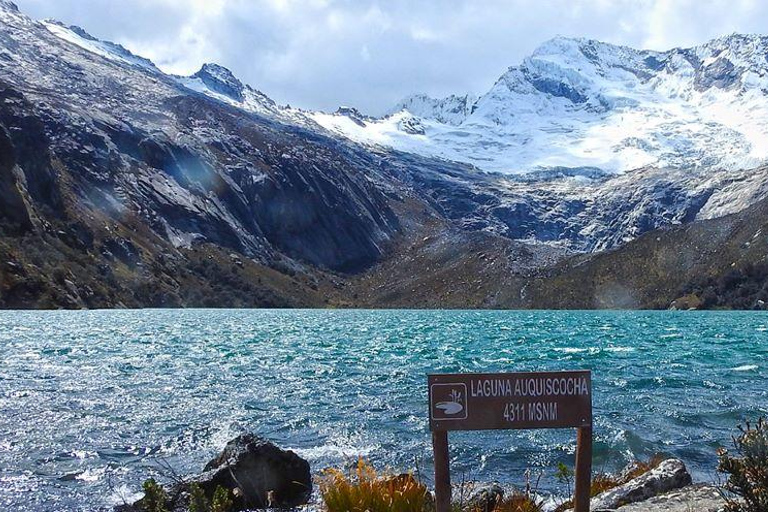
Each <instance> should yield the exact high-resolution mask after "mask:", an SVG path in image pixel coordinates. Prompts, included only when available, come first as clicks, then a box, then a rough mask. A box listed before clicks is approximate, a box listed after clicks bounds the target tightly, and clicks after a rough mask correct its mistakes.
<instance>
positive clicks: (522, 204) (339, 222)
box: [0, 0, 768, 307]
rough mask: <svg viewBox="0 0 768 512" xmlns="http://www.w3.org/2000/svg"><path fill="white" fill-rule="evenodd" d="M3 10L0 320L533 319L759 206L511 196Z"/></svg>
mask: <svg viewBox="0 0 768 512" xmlns="http://www.w3.org/2000/svg"><path fill="white" fill-rule="evenodd" d="M0 1H2V0H0ZM2 5H3V6H4V7H3V8H2V9H0V18H3V21H4V23H3V24H2V25H0V149H2V151H1V152H0V157H1V158H0V198H2V199H3V204H2V205H0V231H1V232H2V237H0V254H1V255H2V257H0V306H2V307H143V306H155V307H170V306H173V307H176V306H217V305H219V306H224V305H227V306H234V307H243V306H249V307H253V306H276V307H302V306H304V307H322V306H329V305H330V306H363V305H364V306H375V305H376V304H381V305H387V304H403V303H404V302H402V300H403V299H402V297H403V296H410V297H411V299H409V301H408V303H409V304H412V305H418V304H413V303H412V300H415V299H419V300H421V301H422V302H421V303H422V304H423V305H427V304H431V305H439V304H440V301H441V300H445V301H446V302H445V304H446V305H449V306H451V307H460V306H461V305H462V304H464V305H465V306H471V307H528V306H531V305H536V306H541V305H542V304H543V303H532V302H525V301H522V302H521V299H520V296H521V293H522V290H524V289H527V288H526V286H527V285H528V286H529V285H532V283H533V282H534V281H532V280H536V279H539V278H540V277H541V276H546V275H549V274H551V273H554V272H557V271H558V270H557V268H558V267H557V265H559V264H563V265H568V264H569V263H568V262H573V261H581V259H580V258H591V257H592V256H593V254H586V255H585V254H580V253H585V252H586V253H601V252H603V251H607V250H618V251H620V250H621V249H622V248H623V247H624V246H627V245H628V244H631V243H632V241H633V240H635V239H637V238H638V237H643V235H644V234H645V233H648V232H652V231H654V230H657V229H662V230H664V229H677V228H675V226H680V225H683V226H686V225H693V224H696V223H697V221H699V220H702V219H705V218H711V217H722V216H725V215H728V214H734V213H736V214H738V213H737V212H739V211H746V210H745V209H748V208H749V207H750V206H751V205H752V204H755V203H757V202H759V201H761V200H762V199H763V198H764V197H766V195H768V167H765V166H763V167H755V168H743V169H741V168H740V169H728V168H719V167H717V166H709V165H707V166H702V167H700V168H696V169H687V168H674V167H657V166H641V167H638V168H635V169H633V170H628V171H624V172H620V173H615V172H611V171H610V170H606V169H602V168H600V167H594V166H577V165H567V166H553V167H547V168H544V169H534V170H533V171H531V172H526V173H524V174H518V175H515V174H512V175H508V174H501V173H497V172H486V171H485V170H484V169H482V167H478V166H472V165H468V164H467V163H462V162H460V161H453V160H450V159H446V158H435V157H434V156H431V155H424V154H419V152H418V151H404V150H403V149H402V148H390V147H386V146H385V145H380V144H369V143H366V142H365V141H362V142H361V141H354V140H350V139H349V138H347V137H345V136H340V135H339V134H338V133H336V132H335V131H334V130H332V129H328V128H324V127H323V126H322V125H323V122H322V121H323V119H322V118H320V119H318V116H320V115H321V114H318V113H313V112H307V111H302V110H298V109H292V108H289V107H282V106H278V105H276V104H275V103H274V102H273V101H272V100H270V99H269V98H268V97H266V96H265V95H263V94H262V93H260V92H259V91H257V90H256V89H253V88H252V87H250V86H248V85H246V84H243V83H242V81H240V80H239V79H238V78H237V77H236V76H235V75H234V74H233V73H231V71H229V70H227V69H226V68H223V67H221V66H218V65H214V64H206V65H203V66H202V67H201V70H200V71H199V72H197V73H195V74H193V75H191V76H189V77H178V76H172V75H167V74H164V73H163V72H162V71H160V70H158V69H157V68H156V67H155V66H154V65H149V64H147V62H145V61H143V60H139V59H141V57H137V56H135V55H133V54H129V53H126V51H124V50H125V49H124V48H122V47H118V46H117V45H113V44H111V43H107V42H104V41H99V40H97V39H95V38H92V37H90V36H89V35H88V34H87V33H85V32H82V31H80V30H77V29H72V28H71V27H67V26H66V25H63V24H59V23H53V22H50V21H47V22H35V21H33V20H31V19H29V18H28V17H26V16H25V15H23V14H21V13H19V12H18V11H16V10H12V8H11V7H10V6H9V3H8V2H4V3H3V4H2ZM545 64H546V63H545ZM548 65H549V64H546V66H548ZM546 66H545V67H546ZM574 83H575V82H574ZM529 85H530V84H529ZM539 85H541V84H539ZM531 87H533V85H531ZM542 87H544V86H542ZM544 88H546V87H544ZM534 89H535V88H534ZM536 90H537V91H538V89H536ZM555 92H558V91H555ZM560 92H562V93H566V94H567V91H559V93H560ZM536 94H543V93H541V91H538V93H536ZM553 97H554V98H555V100H554V101H556V102H563V101H570V100H568V99H567V98H564V97H563V96H556V95H555V96H553ZM469 101H470V99H469V98H468V97H463V99H462V98H460V97H457V98H454V99H453V100H452V101H451V102H448V103H446V104H445V105H443V106H444V107H445V108H449V109H453V110H455V108H456V106H457V105H458V106H459V110H460V111H461V109H466V108H467V104H468V103H469ZM462 105H463V106H462ZM454 113H456V112H454ZM459 113H460V112H459ZM481 114H482V112H481ZM397 115H399V114H396V115H395V116H393V117H392V118H396V117H397ZM470 115H474V114H470ZM322 116H333V117H334V118H336V119H342V118H343V119H350V122H351V123H353V124H354V126H356V127H357V128H359V129H363V130H364V129H366V128H367V127H370V126H371V125H375V124H376V122H377V120H375V119H372V118H369V117H367V116H364V115H362V114H360V113H359V112H357V111H356V110H354V109H353V108H346V109H340V111H339V112H338V113H337V114H336V115H331V114H322ZM352 117H354V118H355V119H354V121H352V120H351V118H352ZM392 118H390V119H392ZM446 119H448V118H446ZM398 122H399V123H400V125H399V126H398V129H402V130H404V133H407V134H408V135H409V136H412V137H426V136H427V134H428V133H429V130H430V129H431V127H430V126H431V125H430V124H429V122H428V121H425V120H423V119H417V118H415V117H413V116H410V118H406V116H401V117H400V118H399V119H398ZM484 126H485V127H486V128H487V125H484ZM406 149H412V148H406ZM574 258H575V259H574ZM402 269H408V270H409V275H404V274H402ZM419 274H423V275H419ZM552 275H554V274H552ZM610 279H613V280H615V281H616V282H620V281H621V279H622V277H621V276H610ZM476 281H477V283H476ZM537 282H538V281H537ZM419 283H421V285H423V286H426V288H424V289H416V288H414V286H421V285H420V284H419ZM504 287H506V288H508V289H503V288H504ZM379 289H381V290H386V293H387V296H386V297H384V296H383V295H379V294H377V293H374V294H371V291H372V290H379ZM470 290H471V293H470ZM470 295H471V296H472V298H471V300H470V298H466V300H465V302H463V303H462V300H464V299H462V297H465V296H466V297H470ZM546 296H547V295H546V294H543V295H542V297H546ZM387 297H388V298H387ZM377 300H379V301H381V302H378V303H377V302H376V301H377ZM638 304H639V305H640V306H643V305H644V304H645V303H638ZM654 304H655V305H657V304H656V303H654Z"/></svg>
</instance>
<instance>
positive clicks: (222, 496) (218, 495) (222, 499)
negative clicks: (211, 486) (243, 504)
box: [211, 486, 232, 512]
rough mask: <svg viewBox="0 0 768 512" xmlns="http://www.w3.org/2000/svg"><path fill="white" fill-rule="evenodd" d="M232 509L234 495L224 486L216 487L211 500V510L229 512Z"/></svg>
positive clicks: (213, 511) (212, 511)
mask: <svg viewBox="0 0 768 512" xmlns="http://www.w3.org/2000/svg"><path fill="white" fill-rule="evenodd" d="M230 510H232V496H230V494H229V490H228V489H225V488H224V487H221V486H218V487H216V491H214V493H213V500H211V512H229V511H230Z"/></svg>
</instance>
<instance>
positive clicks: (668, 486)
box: [590, 459, 691, 511]
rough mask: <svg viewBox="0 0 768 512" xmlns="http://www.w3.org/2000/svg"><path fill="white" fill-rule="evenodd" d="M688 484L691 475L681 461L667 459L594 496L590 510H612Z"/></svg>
mask: <svg viewBox="0 0 768 512" xmlns="http://www.w3.org/2000/svg"><path fill="white" fill-rule="evenodd" d="M690 484H691V475H690V474H689V473H688V470H687V469H686V467H685V464H684V463H683V461H681V460H679V459H667V460H665V461H663V462H662V463H661V464H659V465H658V466H656V467H655V468H653V469H652V470H650V471H648V472H647V473H644V474H642V475H640V476H639V477H637V478H634V479H632V480H630V481H629V482H627V483H625V484H623V485H620V486H618V487H616V488H614V489H610V490H608V491H605V492H603V493H601V494H599V495H597V496H595V497H594V498H592V500H591V502H590V509H591V510H595V511H597V510H613V509H616V508H618V507H620V506H622V505H627V504H630V503H637V502H641V501H645V500H647V499H649V498H652V497H654V496H658V495H660V494H664V493H666V492H669V491H672V490H675V489H680V488H682V487H686V486H688V485H690Z"/></svg>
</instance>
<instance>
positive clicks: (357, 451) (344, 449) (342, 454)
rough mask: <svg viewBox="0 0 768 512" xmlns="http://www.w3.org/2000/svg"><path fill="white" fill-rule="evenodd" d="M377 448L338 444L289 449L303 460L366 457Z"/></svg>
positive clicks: (376, 446)
mask: <svg viewBox="0 0 768 512" xmlns="http://www.w3.org/2000/svg"><path fill="white" fill-rule="evenodd" d="M378 448H379V445H369V446H354V445H345V446H340V445H338V444H324V445H322V446H313V447H311V448H290V450H292V451H294V452H296V453H297V454H298V455H299V456H301V457H304V458H305V459H309V460H313V459H315V460H316V459H326V458H332V459H351V458H357V457H367V456H368V455H370V454H372V453H373V452H375V451H376V450H377V449H378Z"/></svg>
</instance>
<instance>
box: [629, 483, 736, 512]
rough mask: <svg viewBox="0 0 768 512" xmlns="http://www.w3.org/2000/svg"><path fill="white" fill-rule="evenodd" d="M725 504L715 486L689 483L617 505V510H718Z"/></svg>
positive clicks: (700, 511) (676, 511)
mask: <svg viewBox="0 0 768 512" xmlns="http://www.w3.org/2000/svg"><path fill="white" fill-rule="evenodd" d="M725 504H726V503H725V499H723V496H722V494H721V493H720V490H719V489H718V488H717V487H715V486H712V485H689V486H688V487H684V488H682V489H677V490H674V491H670V492H668V493H666V494H662V495H660V496H655V497H653V498H649V499H647V500H645V501H641V502H639V503H632V504H630V505H626V506H623V507H619V508H618V509H617V512H720V511H722V510H723V509H724V507H725Z"/></svg>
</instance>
